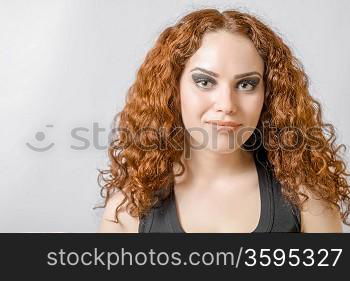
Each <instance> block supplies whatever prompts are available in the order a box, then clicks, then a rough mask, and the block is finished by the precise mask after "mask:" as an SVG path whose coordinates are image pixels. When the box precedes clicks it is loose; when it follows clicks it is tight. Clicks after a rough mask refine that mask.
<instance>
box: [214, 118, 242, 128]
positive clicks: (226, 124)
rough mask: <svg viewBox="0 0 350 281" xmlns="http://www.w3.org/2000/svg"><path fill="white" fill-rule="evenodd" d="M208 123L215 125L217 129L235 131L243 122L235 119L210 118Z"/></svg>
mask: <svg viewBox="0 0 350 281" xmlns="http://www.w3.org/2000/svg"><path fill="white" fill-rule="evenodd" d="M207 123H209V124H211V125H213V126H214V127H215V128H216V130H217V131H223V130H224V131H235V130H237V129H238V128H239V127H240V126H241V125H242V124H240V123H237V122H234V121H221V120H210V121H208V122H207Z"/></svg>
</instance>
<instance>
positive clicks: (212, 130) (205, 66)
mask: <svg viewBox="0 0 350 281" xmlns="http://www.w3.org/2000/svg"><path fill="white" fill-rule="evenodd" d="M263 73H264V62H263V60H262V58H261V57H260V56H259V54H258V52H257V50H256V49H255V46H254V45H253V43H252V42H251V41H250V40H249V39H248V38H246V37H243V36H242V35H238V34H232V33H229V32H226V31H218V32H210V33H206V34H205V35H204V36H203V40H202V45H201V47H200V48H199V49H198V50H197V51H196V52H195V53H194V54H193V56H192V57H191V58H190V59H189V60H188V61H187V62H186V65H185V68H184V70H183V73H182V74H181V79H180V98H181V111H182V120H183V122H184V125H185V128H186V130H187V131H188V132H189V133H190V136H191V145H192V146H194V147H196V148H197V149H201V148H202V149H210V150H215V151H216V152H222V153H225V152H233V151H234V150H236V149H237V148H239V147H241V146H242V145H243V144H244V143H245V142H246V141H247V140H248V138H249V137H250V136H251V134H252V133H253V131H254V129H255V128H256V126H257V124H258V121H259V118H260V113H261V110H262V107H263V103H264V92H265V89H264V83H263V78H262V77H263ZM213 120H220V121H233V122H236V123H239V124H242V125H241V126H239V127H237V128H236V129H235V130H222V128H221V129H218V130H217V128H218V127H216V126H215V125H213V124H212V123H210V122H209V121H213ZM208 122H209V123H208ZM225 128H227V127H225Z"/></svg>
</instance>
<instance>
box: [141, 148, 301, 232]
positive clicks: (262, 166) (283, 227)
mask: <svg viewBox="0 0 350 281" xmlns="http://www.w3.org/2000/svg"><path fill="white" fill-rule="evenodd" d="M258 155H259V154H258V153H254V160H255V166H256V169H257V173H258V179H259V190H260V202H261V205H260V206H261V208H260V218H259V222H258V225H257V227H256V228H255V230H254V231H253V232H300V231H301V226H300V211H299V209H298V208H297V207H296V206H295V205H293V204H291V203H290V202H289V201H287V200H286V199H284V198H283V197H282V192H281V184H280V183H279V182H278V181H277V180H276V178H275V177H273V174H272V170H271V167H269V164H268V161H267V160H266V156H265V158H264V156H263V157H262V158H263V159H258V158H259V157H258ZM138 232H139V233H140V232H156V233H161V232H163V233H164V232H165V233H172V232H173V233H174V232H175V233H185V231H184V230H183V228H182V227H181V224H180V221H179V217H178V212H177V208H176V201H175V194H174V189H173V185H172V186H171V192H170V195H169V196H168V197H167V198H166V199H165V200H163V201H161V202H160V203H158V204H156V205H155V206H154V207H153V208H152V209H151V210H150V212H149V213H148V214H147V215H146V216H144V217H142V218H141V219H140V223H139V227H138Z"/></svg>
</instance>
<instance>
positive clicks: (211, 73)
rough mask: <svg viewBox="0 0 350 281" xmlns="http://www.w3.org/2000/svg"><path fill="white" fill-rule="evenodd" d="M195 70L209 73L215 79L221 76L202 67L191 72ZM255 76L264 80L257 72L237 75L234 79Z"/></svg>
mask: <svg viewBox="0 0 350 281" xmlns="http://www.w3.org/2000/svg"><path fill="white" fill-rule="evenodd" d="M195 70H199V71H202V72H204V73H207V74H209V75H211V76H214V77H219V74H217V73H215V72H213V71H210V70H207V69H204V68H201V67H195V68H193V69H192V70H191V72H192V71H195ZM253 74H256V75H258V76H260V77H261V78H262V76H261V74H260V73H259V72H257V71H252V72H246V73H241V74H236V75H235V76H234V78H235V79H238V78H243V77H246V76H250V75H253Z"/></svg>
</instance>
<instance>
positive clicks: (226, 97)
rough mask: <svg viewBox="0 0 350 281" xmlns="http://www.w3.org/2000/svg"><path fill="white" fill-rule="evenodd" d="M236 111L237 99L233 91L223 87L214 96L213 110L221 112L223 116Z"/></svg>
mask: <svg viewBox="0 0 350 281" xmlns="http://www.w3.org/2000/svg"><path fill="white" fill-rule="evenodd" d="M237 109H238V106H237V99H236V98H235V96H234V91H233V89H231V88H229V87H225V88H224V89H221V90H220V91H218V93H217V94H216V95H215V110H216V111H222V112H224V113H225V114H232V113H235V112H236V111H237Z"/></svg>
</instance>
